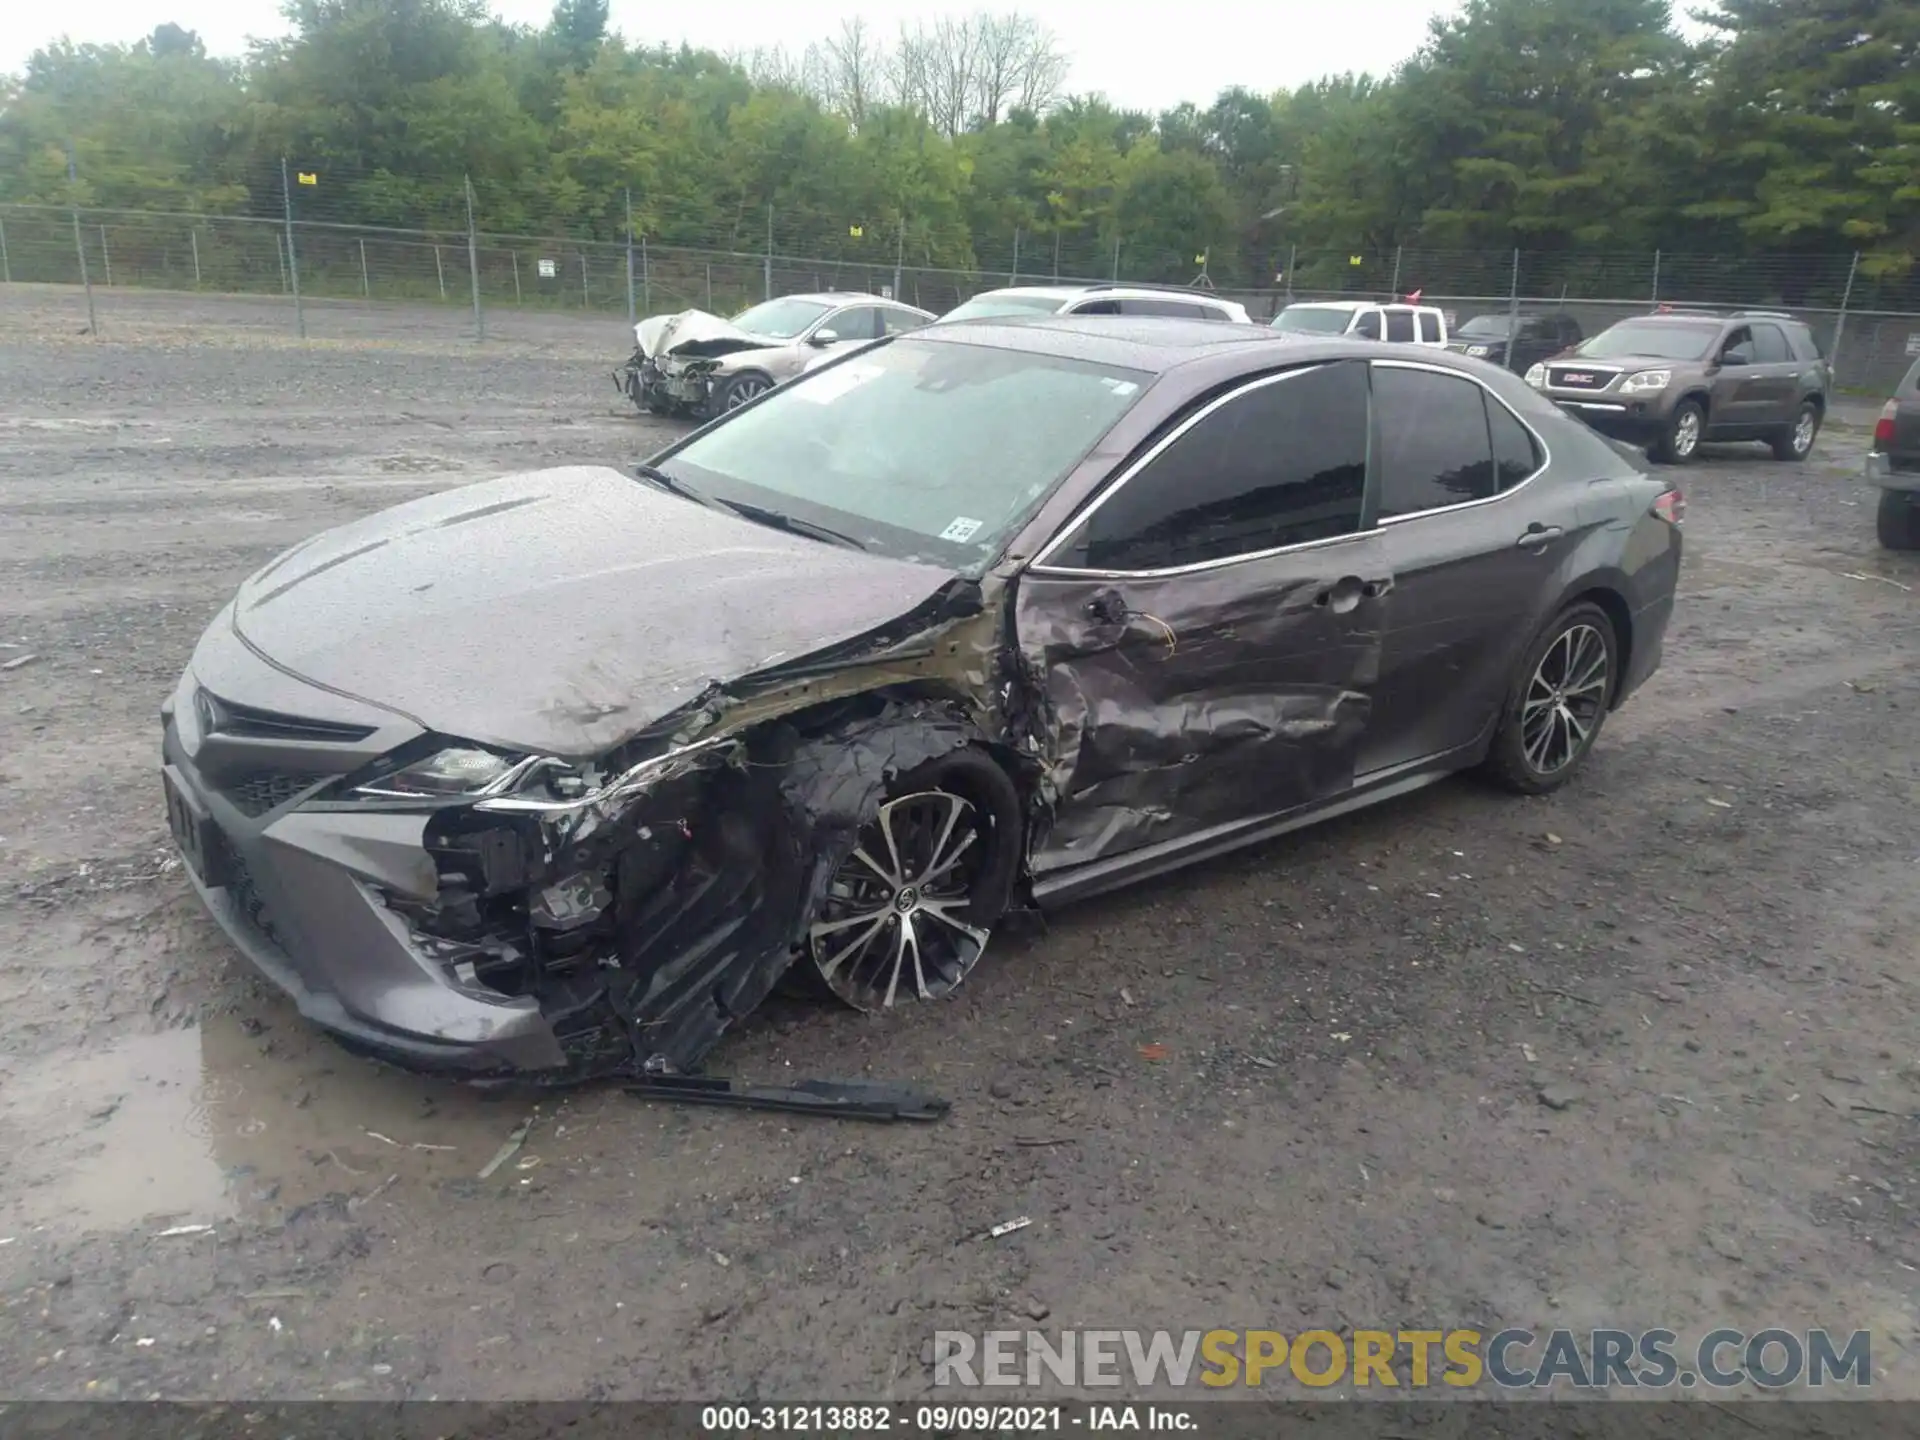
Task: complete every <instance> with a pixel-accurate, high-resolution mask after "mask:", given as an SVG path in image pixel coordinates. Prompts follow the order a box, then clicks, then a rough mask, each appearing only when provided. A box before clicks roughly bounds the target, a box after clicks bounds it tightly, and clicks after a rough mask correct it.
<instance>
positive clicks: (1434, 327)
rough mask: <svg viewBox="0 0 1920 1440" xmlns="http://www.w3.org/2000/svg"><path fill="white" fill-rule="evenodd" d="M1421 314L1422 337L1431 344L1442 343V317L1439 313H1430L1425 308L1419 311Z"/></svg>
mask: <svg viewBox="0 0 1920 1440" xmlns="http://www.w3.org/2000/svg"><path fill="white" fill-rule="evenodd" d="M1419 316H1420V338H1421V339H1422V340H1424V341H1426V342H1427V343H1428V344H1430V345H1438V344H1439V343H1440V317H1439V316H1438V315H1429V314H1428V313H1427V312H1426V311H1424V310H1422V311H1420V312H1419Z"/></svg>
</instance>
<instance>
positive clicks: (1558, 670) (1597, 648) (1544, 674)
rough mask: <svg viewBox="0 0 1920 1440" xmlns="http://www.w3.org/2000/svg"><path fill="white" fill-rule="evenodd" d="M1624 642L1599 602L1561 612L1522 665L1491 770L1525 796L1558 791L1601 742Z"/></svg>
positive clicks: (1489, 755) (1490, 761)
mask: <svg viewBox="0 0 1920 1440" xmlns="http://www.w3.org/2000/svg"><path fill="white" fill-rule="evenodd" d="M1619 653H1620V644H1619V640H1618V638H1617V637H1616V636H1615V635H1614V631H1613V621H1612V620H1610V619H1608V618H1607V612H1606V611H1604V610H1602V609H1601V608H1600V607H1599V606H1598V605H1594V604H1590V603H1586V602H1582V603H1580V604H1578V605H1574V606H1571V607H1569V608H1568V609H1566V610H1563V611H1562V612H1561V613H1560V615H1559V616H1558V617H1557V618H1556V619H1555V620H1554V622H1553V624H1551V625H1549V626H1548V627H1547V629H1546V631H1545V633H1543V634H1542V635H1541V636H1540V638H1539V639H1538V640H1536V641H1534V643H1533V645H1532V647H1531V648H1529V649H1528V651H1527V653H1526V656H1525V657H1524V658H1523V659H1522V660H1521V662H1520V667H1519V670H1518V671H1517V672H1516V674H1515V677H1514V682H1513V686H1512V689H1511V690H1510V691H1509V692H1508V696H1507V704H1506V709H1505V710H1504V711H1503V712H1502V713H1501V717H1500V729H1499V731H1498V733H1497V734H1495V736H1494V737H1493V747H1492V749H1491V750H1489V751H1488V752H1487V760H1486V771H1487V774H1488V775H1489V776H1490V778H1492V779H1493V780H1494V781H1495V782H1496V783H1498V784H1499V785H1501V786H1503V787H1504V788H1506V789H1508V790H1512V791H1514V792H1515V793H1517V794H1521V795H1545V794H1546V793H1547V792H1548V791H1551V790H1558V789H1559V788H1560V787H1561V786H1562V785H1564V784H1566V783H1567V781H1568V780H1570V779H1572V778H1573V774H1574V772H1575V771H1576V770H1578V769H1579V768H1580V764H1581V762H1582V761H1584V760H1585V759H1586V758H1587V755H1588V753H1589V752H1590V751H1591V750H1592V749H1593V742H1594V741H1595V740H1597V739H1599V737H1600V727H1601V726H1602V725H1603V724H1605V723H1606V718H1607V708H1608V706H1609V705H1610V704H1611V702H1612V699H1613V691H1614V685H1615V681H1616V674H1617V669H1618V665H1619V660H1618V656H1619Z"/></svg>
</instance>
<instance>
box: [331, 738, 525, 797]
mask: <svg viewBox="0 0 1920 1440" xmlns="http://www.w3.org/2000/svg"><path fill="white" fill-rule="evenodd" d="M551 763H552V762H537V761H532V760H528V759H524V758H518V757H515V756H510V755H501V754H498V753H496V752H494V751H492V750H482V749H479V748H478V747H476V746H470V745H450V746H448V747H447V748H446V749H444V750H437V751H435V752H434V753H433V754H431V755H429V756H427V757H426V758H425V759H424V760H415V761H414V762H413V763H412V764H410V765H403V766H401V767H400V768H399V769H398V770H392V771H389V772H388V773H387V774H385V775H381V776H379V777H377V778H376V779H372V780H368V781H365V782H363V783H362V784H359V785H356V786H354V787H353V788H352V789H351V790H349V791H348V792H347V793H348V794H349V795H351V796H354V797H356V798H359V799H367V800H471V799H478V798H479V797H480V796H483V795H497V794H500V793H502V792H503V791H506V790H510V789H512V788H514V787H515V786H516V785H517V784H518V783H519V782H521V781H522V780H524V779H526V778H527V776H528V772H529V771H530V770H531V769H533V768H534V767H535V766H536V765H540V766H541V767H542V768H545V766H546V765H547V764H551Z"/></svg>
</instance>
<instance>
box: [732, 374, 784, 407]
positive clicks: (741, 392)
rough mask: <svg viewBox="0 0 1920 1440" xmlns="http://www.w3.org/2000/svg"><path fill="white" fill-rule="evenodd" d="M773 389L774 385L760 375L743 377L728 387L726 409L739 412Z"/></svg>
mask: <svg viewBox="0 0 1920 1440" xmlns="http://www.w3.org/2000/svg"><path fill="white" fill-rule="evenodd" d="M772 388H773V386H772V385H770V384H768V383H767V382H766V381H765V380H762V379H761V378H760V377H759V376H758V375H742V376H741V377H740V378H739V379H738V380H735V381H734V382H733V383H732V384H731V385H729V386H728V387H727V402H726V408H727V409H729V410H738V409H739V408H740V407H741V406H742V405H744V404H746V403H747V402H748V401H749V400H758V399H759V398H760V397H761V396H762V395H764V394H766V393H767V391H769V390H771V389H772Z"/></svg>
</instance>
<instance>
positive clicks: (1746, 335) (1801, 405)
mask: <svg viewBox="0 0 1920 1440" xmlns="http://www.w3.org/2000/svg"><path fill="white" fill-rule="evenodd" d="M1527 383H1528V384H1529V385H1532V386H1535V387H1536V388H1537V389H1539V390H1540V391H1541V392H1542V393H1544V394H1545V395H1547V396H1548V397H1549V398H1550V399H1552V400H1554V401H1556V402H1557V403H1559V404H1561V405H1564V406H1566V407H1568V408H1569V409H1572V410H1575V411H1578V412H1579V414H1580V416H1581V418H1582V419H1584V420H1585V421H1586V422H1587V423H1588V424H1590V425H1592V426H1593V427H1594V428H1595V429H1596V430H1599V431H1601V432H1602V433H1604V434H1607V435H1611V436H1614V437H1615V438H1616V439H1620V440H1625V441H1628V442H1630V443H1632V444H1635V445H1644V446H1646V447H1647V449H1648V451H1649V453H1650V454H1652V456H1653V457H1654V458H1655V459H1656V460H1662V461H1666V462H1668V463H1670V464H1671V463H1683V462H1685V461H1688V460H1691V459H1693V458H1694V456H1695V455H1696V454H1697V453H1698V452H1699V449H1700V446H1701V445H1702V443H1704V442H1707V441H1721V440H1761V441H1765V442H1766V443H1767V444H1768V445H1769V446H1771V447H1772V449H1773V453H1774V455H1775V457H1776V458H1778V459H1781V460H1804V459H1806V458H1807V454H1808V452H1810V451H1811V450H1812V449H1813V441H1814V437H1815V436H1816V435H1818V434H1819V432H1820V425H1821V422H1822V421H1823V420H1825V419H1826V415H1827V401H1828V397H1829V394H1830V392H1831V391H1832V388H1833V376H1832V374H1831V373H1830V371H1829V369H1828V366H1827V362H1826V360H1825V359H1824V358H1823V357H1822V355H1821V353H1820V347H1819V345H1818V343H1817V342H1816V341H1815V340H1814V338H1813V332H1812V331H1810V330H1809V329H1808V328H1807V327H1806V326H1805V325H1804V324H1802V323H1801V322H1800V321H1798V320H1796V319H1794V318H1793V317H1792V316H1791V315H1786V314H1782V313H1779V312H1777V311H1771V310H1743V311H1738V312H1736V313H1734V314H1732V315H1718V314H1712V313H1707V312H1699V311H1662V312H1659V313H1656V314H1653V315H1641V316H1638V317H1636V318H1634V319H1632V320H1622V321H1620V322H1619V323H1617V324H1614V325H1609V326H1608V327H1607V328H1606V329H1605V330H1602V331H1601V332H1600V333H1599V334H1598V335H1595V336H1593V337H1592V338H1591V339H1589V340H1585V341H1582V342H1581V343H1580V344H1579V345H1576V346H1575V347H1574V348H1573V349H1572V350H1570V351H1568V352H1566V353H1565V354H1563V355H1557V356H1555V357H1553V358H1552V359H1550V360H1547V361H1543V362H1542V363H1540V364H1538V365H1535V366H1533V367H1532V368H1531V369H1530V370H1528V371H1527Z"/></svg>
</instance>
